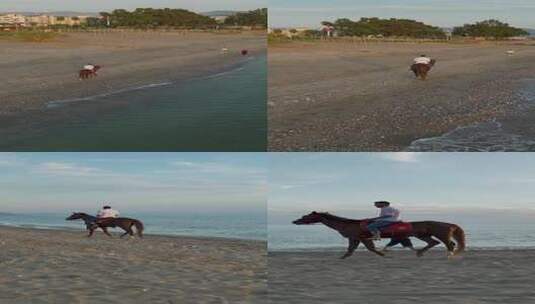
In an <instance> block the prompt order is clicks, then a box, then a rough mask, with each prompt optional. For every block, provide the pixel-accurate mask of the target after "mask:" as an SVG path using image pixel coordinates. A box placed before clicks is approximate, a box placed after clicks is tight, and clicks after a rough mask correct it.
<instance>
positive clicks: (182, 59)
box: [0, 31, 266, 120]
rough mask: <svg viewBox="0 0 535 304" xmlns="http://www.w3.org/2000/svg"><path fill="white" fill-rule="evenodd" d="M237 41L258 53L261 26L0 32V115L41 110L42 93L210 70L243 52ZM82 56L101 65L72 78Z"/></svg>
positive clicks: (72, 93)
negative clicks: (44, 36) (37, 37)
mask: <svg viewBox="0 0 535 304" xmlns="http://www.w3.org/2000/svg"><path fill="white" fill-rule="evenodd" d="M223 48H227V49H228V52H227V53H223V52H222V51H221V50H222V49H223ZM242 49H247V50H249V51H250V54H252V55H255V54H257V55H258V54H265V52H266V42H265V33H262V32H241V33H237V32H221V33H209V32H164V31H161V32H143V31H113V32H101V33H91V32H87V33H86V32H79V33H62V34H60V35H59V36H58V37H57V38H56V39H55V40H53V41H50V42H42V43H32V42H16V41H11V40H0V54H1V56H0V71H2V73H0V115H1V117H3V120H5V119H7V117H9V116H11V115H14V114H18V113H20V112H21V111H26V112H27V111H33V112H35V111H39V110H42V109H43V108H44V105H45V103H46V102H48V101H53V100H64V99H72V98H84V97H88V96H94V95H98V94H106V93H111V92H116V91H120V90H124V89H128V88H133V87H139V86H145V85H151V84H157V83H162V82H169V81H179V80H182V79H190V78H194V77H199V76H204V75H210V74H212V73H216V72H218V71H221V70H225V69H229V68H232V67H233V66H235V65H236V64H239V63H240V62H242V61H243V60H245V58H244V56H242V55H241V54H240V51H241V50H242ZM87 63H93V64H97V65H100V66H102V69H101V70H100V71H99V76H98V77H96V78H93V79H90V80H86V81H80V80H79V79H78V76H77V73H78V71H79V70H80V69H81V66H83V65H84V64H87Z"/></svg>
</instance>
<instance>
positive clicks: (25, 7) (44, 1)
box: [0, 0, 267, 12]
mask: <svg viewBox="0 0 535 304" xmlns="http://www.w3.org/2000/svg"><path fill="white" fill-rule="evenodd" d="M138 7H153V8H164V7H169V8H184V9H188V10H191V11H194V12H207V11H213V10H251V9H257V8H261V7H267V0H189V1H186V0H150V1H142V0H76V1H73V0H2V1H0V11H4V12H5V11H24V12H47V11H79V12H100V11H111V10H113V9H117V8H124V9H129V10H132V9H135V8H138Z"/></svg>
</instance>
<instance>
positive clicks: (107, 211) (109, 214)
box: [95, 205, 119, 225]
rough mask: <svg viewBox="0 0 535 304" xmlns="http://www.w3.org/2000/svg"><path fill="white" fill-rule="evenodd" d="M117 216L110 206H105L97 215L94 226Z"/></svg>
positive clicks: (116, 212)
mask: <svg viewBox="0 0 535 304" xmlns="http://www.w3.org/2000/svg"><path fill="white" fill-rule="evenodd" d="M118 216H119V211H117V210H114V209H112V208H111V207H110V206H107V205H105V206H104V207H102V209H100V210H99V211H98V213H97V220H96V222H95V224H97V225H98V224H102V223H105V222H108V221H112V220H113V219H114V218H116V217H118Z"/></svg>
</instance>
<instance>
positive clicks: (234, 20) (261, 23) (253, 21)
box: [225, 8, 268, 28]
mask: <svg viewBox="0 0 535 304" xmlns="http://www.w3.org/2000/svg"><path fill="white" fill-rule="evenodd" d="M267 22H268V10H267V8H261V9H257V10H254V11H249V12H244V13H237V14H235V15H233V16H229V17H228V18H227V19H225V24H226V25H239V26H256V27H263V28H267Z"/></svg>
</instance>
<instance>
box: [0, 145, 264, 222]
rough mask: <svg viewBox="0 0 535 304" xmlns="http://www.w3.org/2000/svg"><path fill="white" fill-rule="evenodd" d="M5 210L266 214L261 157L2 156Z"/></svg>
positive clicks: (0, 204)
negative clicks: (103, 208) (106, 207)
mask: <svg viewBox="0 0 535 304" xmlns="http://www.w3.org/2000/svg"><path fill="white" fill-rule="evenodd" d="M0 172H2V174H0V193H1V195H0V212H14V213H40V212H46V213H57V212H65V213H70V212H74V211H85V212H91V213H94V212H96V210H98V209H99V208H100V207H101V206H102V205H103V204H104V203H107V204H110V205H111V206H112V207H114V208H117V209H119V210H120V211H121V212H123V213H125V212H126V213H128V212H151V213H154V214H162V213H169V212H199V213H202V212H206V213H213V212H240V213H242V212H257V213H265V210H266V193H267V185H266V175H267V172H266V159H265V156H264V155H262V154H260V153H256V154H255V153H235V154H232V153H0Z"/></svg>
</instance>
